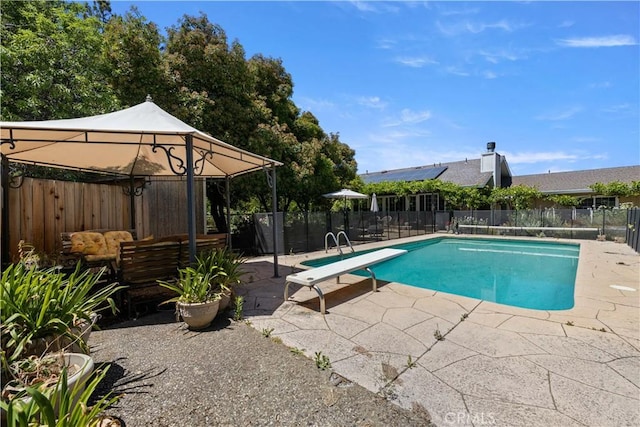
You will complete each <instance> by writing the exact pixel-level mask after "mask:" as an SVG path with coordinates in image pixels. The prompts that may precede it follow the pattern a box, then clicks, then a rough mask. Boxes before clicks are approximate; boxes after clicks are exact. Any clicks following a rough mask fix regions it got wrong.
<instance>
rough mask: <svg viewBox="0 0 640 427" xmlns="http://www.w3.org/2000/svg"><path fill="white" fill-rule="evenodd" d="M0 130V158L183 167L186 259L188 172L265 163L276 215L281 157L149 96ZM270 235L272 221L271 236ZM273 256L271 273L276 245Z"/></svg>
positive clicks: (74, 165)
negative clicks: (222, 136)
mask: <svg viewBox="0 0 640 427" xmlns="http://www.w3.org/2000/svg"><path fill="white" fill-rule="evenodd" d="M0 137H1V141H0V153H1V154H2V158H3V159H7V160H8V161H11V162H16V163H26V164H35V165H42V166H50V167H59V168H65V169H77V170H84V171H92V172H101V173H106V174H114V175H120V176H123V175H126V176H129V177H135V176H172V175H185V176H186V177H187V199H188V205H189V211H190V212H189V224H188V229H189V248H190V254H191V259H192V260H193V257H194V256H195V202H194V200H193V191H194V190H193V188H194V176H202V177H213V178H225V179H227V181H228V179H230V178H233V177H235V176H238V175H242V174H245V173H248V172H253V171H257V170H261V169H265V170H266V169H267V168H269V169H271V173H272V178H271V182H272V185H273V194H272V197H273V207H274V223H275V212H276V210H277V203H276V190H275V168H276V166H281V165H282V163H281V162H278V161H276V160H272V159H269V158H267V157H263V156H260V155H258V154H254V153H251V152H249V151H245V150H242V149H240V148H237V147H234V146H233V145H230V144H227V143H225V142H223V141H220V140H219V139H216V138H214V137H212V136H210V135H208V134H206V133H204V132H201V131H199V130H197V129H196V128H194V127H191V126H189V125H188V124H186V123H184V122H183V121H181V120H179V119H178V118H176V117H174V116H172V115H171V114H169V113H167V112H166V111H164V110H163V109H161V108H160V107H158V106H157V105H156V104H154V103H153V102H152V101H151V98H150V97H147V100H146V102H143V103H142V104H138V105H135V106H133V107H130V108H126V109H124V110H120V111H115V112H113V113H107V114H101V115H97V116H91V117H83V118H77V119H63V120H46V121H26V122H0ZM3 193H6V189H5V188H3ZM3 209H5V206H3ZM3 228H4V224H3ZM275 235H276V230H275V227H274V241H275ZM274 262H275V266H274V269H275V275H276V276H277V275H278V273H277V248H275V246H274Z"/></svg>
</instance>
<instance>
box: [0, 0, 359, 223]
mask: <svg viewBox="0 0 640 427" xmlns="http://www.w3.org/2000/svg"><path fill="white" fill-rule="evenodd" d="M2 6H3V7H2V17H1V20H2V21H1V24H2V26H1V30H0V31H1V33H0V35H1V38H2V47H1V51H0V53H1V59H2V66H3V69H4V70H5V71H4V72H3V73H2V74H1V85H0V88H1V95H2V101H3V102H2V109H1V115H2V120H16V121H17V120H49V119H60V118H73V117H82V116H88V115H94V114H101V113H106V112H110V111H114V110H116V109H118V108H122V107H126V106H131V105H135V104H138V103H140V102H143V101H144V100H145V97H146V95H147V94H150V95H151V96H152V97H153V100H154V102H156V103H157V104H158V105H159V106H160V107H162V108H164V109H165V110H167V111H169V112H170V113H171V114H173V115H175V116H176V117H178V118H180V119H181V120H183V121H185V122H186V123H189V124H190V125H192V126H194V127H196V128H198V129H200V130H202V131H204V132H207V133H209V134H211V135H213V136H215V137H216V138H219V139H221V140H223V141H225V142H228V143H230V144H233V145H235V146H237V147H239V148H243V149H246V150H249V151H252V152H255V153H258V154H261V155H264V156H267V157H271V158H273V159H275V160H279V161H281V162H283V163H284V166H283V167H280V168H278V171H277V175H278V182H277V185H278V195H279V202H278V204H279V208H280V210H287V209H290V208H299V209H304V210H309V209H313V208H314V206H319V205H321V204H322V203H324V200H323V199H322V198H321V194H322V193H326V192H329V191H333V190H337V189H339V188H341V187H344V186H346V185H348V183H349V182H350V181H352V180H353V179H354V178H355V177H356V169H357V165H356V161H355V152H354V151H353V150H352V149H351V148H350V147H349V146H348V145H347V144H345V143H343V142H341V141H340V137H339V134H338V133H327V132H325V131H324V130H323V129H322V127H321V126H320V123H319V121H318V120H317V118H316V117H315V116H314V115H313V114H312V113H311V112H309V111H301V110H300V108H298V107H297V106H296V105H295V103H294V101H293V99H292V96H293V88H294V83H293V77H292V76H291V75H290V74H289V73H288V72H287V70H286V69H285V67H284V65H283V63H282V60H280V59H278V58H270V57H266V56H264V55H262V54H256V55H254V56H253V57H251V58H249V59H247V58H246V53H245V50H244V48H243V46H242V45H241V43H240V42H239V41H238V40H233V41H229V40H228V38H227V35H226V33H225V31H224V29H223V28H222V27H221V26H219V25H217V24H215V23H213V22H211V21H209V19H208V18H207V16H206V15H204V14H201V15H200V16H189V15H184V16H183V17H182V18H180V19H179V20H178V22H177V23H176V24H175V25H173V26H171V27H170V28H168V29H167V33H166V36H164V35H162V34H161V33H160V30H159V29H158V27H157V25H156V24H155V23H153V22H149V21H148V20H147V19H146V18H145V17H144V16H142V15H141V14H140V13H139V11H138V10H137V9H136V8H135V7H132V8H131V9H130V10H129V11H128V12H126V13H125V14H124V15H116V14H112V13H111V7H110V3H109V1H106V0H100V1H95V2H93V3H92V4H91V5H88V4H83V3H71V2H66V1H62V0H54V1H45V0H35V1H31V2H23V1H12V0H7V1H5V2H3V5H2ZM43 41H44V42H43ZM8 70H10V71H8ZM208 186H209V187H210V188H209V189H208V191H207V194H208V196H209V198H210V201H211V205H212V211H213V213H214V218H215V220H216V223H217V224H218V228H219V229H221V230H226V227H227V225H226V224H225V223H224V216H223V215H221V213H222V206H224V205H225V201H224V197H223V195H222V192H220V191H219V188H218V187H219V186H218V184H216V183H214V182H211V183H208ZM232 189H233V193H232V202H233V204H234V205H235V204H238V203H248V202H250V201H253V202H252V204H253V205H256V206H261V208H262V209H270V205H271V191H270V190H269V188H268V184H267V180H266V179H265V177H264V175H263V174H250V176H246V177H242V178H241V179H237V180H234V185H233V186H232Z"/></svg>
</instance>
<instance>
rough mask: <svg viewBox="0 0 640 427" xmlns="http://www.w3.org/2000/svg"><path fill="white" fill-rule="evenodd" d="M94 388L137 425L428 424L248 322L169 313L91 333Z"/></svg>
mask: <svg viewBox="0 0 640 427" xmlns="http://www.w3.org/2000/svg"><path fill="white" fill-rule="evenodd" d="M89 344H90V346H91V350H92V355H93V357H94V361H95V362H96V365H99V364H103V363H104V364H108V365H110V369H109V373H108V374H107V377H106V378H105V381H104V382H103V383H102V384H101V390H99V392H102V393H104V392H106V391H107V390H112V391H114V392H115V393H118V394H122V395H123V396H122V398H121V399H120V401H119V402H118V403H116V405H115V406H114V407H112V408H110V409H109V410H108V411H107V414H109V415H113V416H116V417H119V418H120V419H121V420H122V421H124V424H126V426H127V427H134V426H181V427H183V426H271V425H273V426H302V425H306V426H430V425H432V424H431V423H430V421H429V415H428V413H427V412H426V411H425V410H424V409H422V408H420V407H417V408H414V410H413V411H408V410H405V409H402V408H400V407H399V406H397V405H395V404H393V403H392V402H390V401H387V400H385V399H383V398H381V397H379V396H377V395H376V394H374V393H371V392H370V391H368V390H366V389H364V388H362V387H360V386H358V385H357V384H354V383H350V382H348V381H345V380H342V381H341V378H340V377H338V376H337V375H335V374H332V373H331V372H330V371H322V370H320V369H318V368H317V367H316V365H315V363H314V361H313V360H310V359H308V358H306V357H305V356H303V355H296V354H294V353H292V352H291V351H290V350H289V349H288V348H287V347H286V346H284V345H283V344H281V343H278V342H274V341H273V340H272V339H269V338H265V337H264V336H263V335H262V334H261V333H260V332H258V331H257V330H255V329H254V328H252V327H250V326H248V325H247V324H246V323H244V322H233V321H231V320H229V319H218V320H216V322H215V323H214V324H212V325H211V326H210V327H209V328H207V329H206V330H205V331H202V332H192V331H189V330H188V329H186V327H185V326H184V324H183V323H177V322H176V321H175V317H174V314H173V313H172V312H169V311H164V312H159V313H155V314H152V315H149V316H145V317H142V318H141V319H138V320H133V321H128V322H124V323H119V324H115V325H112V326H110V327H108V328H105V329H103V330H101V331H94V332H93V333H92V334H91V338H90V340H89Z"/></svg>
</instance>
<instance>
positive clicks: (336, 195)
mask: <svg viewBox="0 0 640 427" xmlns="http://www.w3.org/2000/svg"><path fill="white" fill-rule="evenodd" d="M322 196H323V197H327V198H329V199H344V204H345V206H346V204H347V199H367V198H369V196H367V195H366V194H362V193H358V192H357V191H353V190H349V189H346V188H343V189H342V190H340V191H334V192H333V193H327V194H323V195H322Z"/></svg>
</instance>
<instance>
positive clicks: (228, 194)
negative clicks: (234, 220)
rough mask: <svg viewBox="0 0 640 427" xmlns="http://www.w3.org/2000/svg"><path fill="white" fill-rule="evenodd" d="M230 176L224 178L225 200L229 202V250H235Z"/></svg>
mask: <svg viewBox="0 0 640 427" xmlns="http://www.w3.org/2000/svg"><path fill="white" fill-rule="evenodd" d="M230 181H231V179H230V178H229V176H226V177H225V178H224V187H225V198H226V200H227V236H228V238H227V241H228V242H229V249H233V243H232V242H231V189H230Z"/></svg>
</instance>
